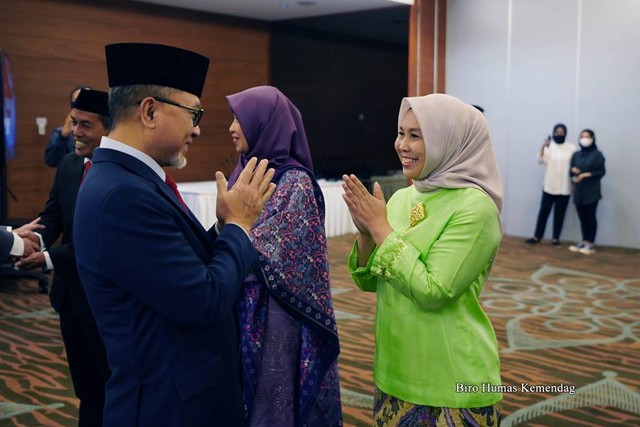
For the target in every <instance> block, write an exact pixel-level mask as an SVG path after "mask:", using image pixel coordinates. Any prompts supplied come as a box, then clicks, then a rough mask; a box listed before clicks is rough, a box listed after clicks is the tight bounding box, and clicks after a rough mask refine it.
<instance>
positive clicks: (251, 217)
mask: <svg viewBox="0 0 640 427" xmlns="http://www.w3.org/2000/svg"><path fill="white" fill-rule="evenodd" d="M257 163H258V159H257V158H255V157H253V158H252V159H251V160H249V162H248V163H247V166H246V167H245V168H244V169H243V170H242V172H241V173H240V176H238V180H237V181H236V182H235V184H234V185H233V187H231V189H230V190H227V180H226V178H225V177H224V174H223V173H222V172H216V184H217V186H218V196H217V200H216V214H217V216H218V220H219V222H220V223H221V224H223V225H224V224H225V223H228V222H233V223H235V224H238V225H239V226H241V227H242V228H244V229H245V231H247V233H248V232H249V231H250V230H251V227H252V226H253V224H254V223H255V222H256V220H257V219H258V216H260V213H261V212H262V208H263V207H264V205H265V203H267V200H269V197H271V194H273V191H274V190H275V189H276V184H274V183H272V182H271V179H272V178H273V175H274V173H275V170H274V169H269V170H267V165H268V164H269V162H268V161H267V160H266V159H263V160H261V161H260V163H258V165H257V167H256V164H257Z"/></svg>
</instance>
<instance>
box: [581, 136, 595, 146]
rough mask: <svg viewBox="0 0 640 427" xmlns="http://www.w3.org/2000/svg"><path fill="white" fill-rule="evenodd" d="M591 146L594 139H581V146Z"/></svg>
mask: <svg viewBox="0 0 640 427" xmlns="http://www.w3.org/2000/svg"><path fill="white" fill-rule="evenodd" d="M591 144H593V139H592V138H580V145H582V146H583V147H584V148H587V147H590V146H591Z"/></svg>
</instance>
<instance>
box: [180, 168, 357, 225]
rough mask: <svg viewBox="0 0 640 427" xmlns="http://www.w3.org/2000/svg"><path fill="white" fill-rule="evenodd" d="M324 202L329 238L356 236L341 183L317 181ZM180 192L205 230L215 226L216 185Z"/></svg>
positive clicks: (191, 185)
mask: <svg viewBox="0 0 640 427" xmlns="http://www.w3.org/2000/svg"><path fill="white" fill-rule="evenodd" d="M318 183H319V184H320V189H321V190H322V194H323V195H324V200H325V211H326V220H325V229H326V232H327V237H333V236H341V235H343V234H349V233H355V232H356V227H355V225H353V221H351V215H349V210H348V209H347V205H346V204H345V202H344V200H342V193H343V190H342V181H327V180H324V179H321V180H319V181H318ZM178 190H180V194H182V198H183V199H184V202H185V203H186V204H187V206H189V209H191V212H193V214H194V215H195V216H196V218H198V220H200V222H201V223H202V225H203V226H204V228H206V229H208V228H210V227H211V226H212V225H213V224H214V223H215V222H216V194H217V192H218V191H217V187H216V182H215V181H200V182H180V183H178Z"/></svg>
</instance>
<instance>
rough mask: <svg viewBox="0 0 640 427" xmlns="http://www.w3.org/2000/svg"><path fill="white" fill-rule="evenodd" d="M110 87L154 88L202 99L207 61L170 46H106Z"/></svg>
mask: <svg viewBox="0 0 640 427" xmlns="http://www.w3.org/2000/svg"><path fill="white" fill-rule="evenodd" d="M105 53H106V57H107V73H108V75H109V87H116V86H129V85H156V86H165V87H171V88H174V89H179V90H183V91H185V92H189V93H191V94H193V95H196V96H197V97H200V96H202V89H203V87H204V81H205V79H206V77H207V70H208V68H209V58H207V57H205V56H202V55H200V54H198V53H195V52H191V51H188V50H185V49H180V48H177V47H172V46H165V45H160V44H149V43H116V44H110V45H107V46H105Z"/></svg>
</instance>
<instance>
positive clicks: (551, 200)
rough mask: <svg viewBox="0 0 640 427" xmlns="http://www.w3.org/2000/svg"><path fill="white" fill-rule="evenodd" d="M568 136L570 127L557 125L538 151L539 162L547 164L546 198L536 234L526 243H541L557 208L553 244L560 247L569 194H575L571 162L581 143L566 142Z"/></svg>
mask: <svg viewBox="0 0 640 427" xmlns="http://www.w3.org/2000/svg"><path fill="white" fill-rule="evenodd" d="M566 137H567V127H566V126H565V125H563V124H562V123H558V124H557V125H555V126H554V127H553V137H551V136H549V137H547V139H545V141H544V144H542V147H540V151H539V152H538V162H540V163H541V164H544V165H545V167H546V169H545V173H544V185H543V189H542V200H541V202H540V210H539V211H538V220H537V222H536V230H535V232H534V234H533V237H532V238H530V239H527V240H525V243H528V244H531V245H533V244H536V243H540V241H541V240H542V238H543V237H544V230H545V228H546V226H547V219H548V218H549V214H550V213H551V208H553V234H552V238H551V245H553V246H554V247H560V246H561V244H560V233H561V232H562V225H563V223H564V216H565V214H566V212H567V206H568V204H569V197H570V196H571V177H570V176H569V165H570V163H571V156H573V153H574V152H575V151H577V150H578V146H577V145H575V144H572V143H569V142H567V143H565V138H566Z"/></svg>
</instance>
